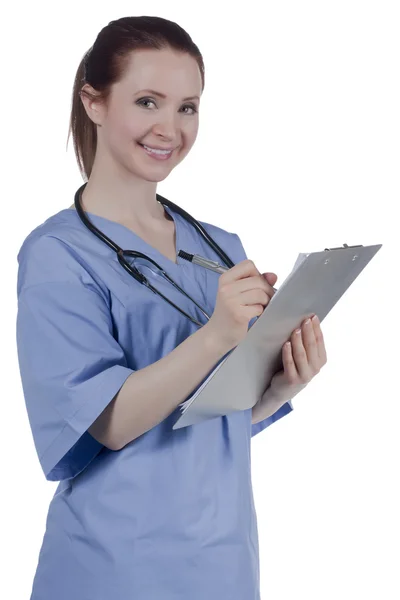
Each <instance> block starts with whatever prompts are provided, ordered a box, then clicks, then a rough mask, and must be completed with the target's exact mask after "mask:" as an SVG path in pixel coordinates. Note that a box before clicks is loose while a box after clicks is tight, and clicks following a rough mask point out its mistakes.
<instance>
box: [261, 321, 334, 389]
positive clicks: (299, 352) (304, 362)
mask: <svg viewBox="0 0 400 600" xmlns="http://www.w3.org/2000/svg"><path fill="white" fill-rule="evenodd" d="M282 362H283V370H282V371H279V372H278V373H276V375H274V377H273V378H272V380H271V384H270V386H269V389H268V392H269V393H270V394H272V395H273V396H277V397H280V398H283V399H287V400H290V399H292V398H293V397H294V396H295V395H296V394H298V393H299V392H300V391H301V390H303V389H304V388H305V387H306V386H307V385H308V384H309V383H310V381H311V380H312V379H313V378H314V377H315V375H317V374H318V373H319V372H320V370H321V368H322V367H323V366H324V365H325V364H326V362H327V357H326V349H325V343H324V336H323V334H322V330H321V326H320V322H319V319H318V317H317V316H316V315H314V317H313V318H312V319H306V320H305V321H304V322H303V324H302V327H301V329H295V331H293V333H292V335H291V341H289V342H286V344H285V345H284V346H283V350H282Z"/></svg>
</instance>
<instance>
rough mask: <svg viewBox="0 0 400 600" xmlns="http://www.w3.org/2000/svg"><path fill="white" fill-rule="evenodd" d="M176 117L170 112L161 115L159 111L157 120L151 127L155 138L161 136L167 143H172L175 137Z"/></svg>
mask: <svg viewBox="0 0 400 600" xmlns="http://www.w3.org/2000/svg"><path fill="white" fill-rule="evenodd" d="M177 129H178V128H177V124H176V115H175V114H172V113H170V112H168V113H167V112H164V114H163V115H161V111H160V113H159V114H158V120H157V122H156V123H155V124H154V125H153V132H154V133H155V134H156V135H157V136H162V137H164V138H166V139H167V140H169V141H172V140H173V139H175V137H176V132H177Z"/></svg>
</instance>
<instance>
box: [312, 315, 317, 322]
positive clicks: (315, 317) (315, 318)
mask: <svg viewBox="0 0 400 600" xmlns="http://www.w3.org/2000/svg"><path fill="white" fill-rule="evenodd" d="M317 321H318V317H317V315H314V316H313V318H312V322H313V323H316V322H317Z"/></svg>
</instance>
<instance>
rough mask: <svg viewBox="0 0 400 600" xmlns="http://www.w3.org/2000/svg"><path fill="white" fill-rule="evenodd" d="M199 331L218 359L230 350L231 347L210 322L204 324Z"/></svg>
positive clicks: (210, 350) (208, 347) (209, 349)
mask: <svg viewBox="0 0 400 600" xmlns="http://www.w3.org/2000/svg"><path fill="white" fill-rule="evenodd" d="M199 333H201V335H202V336H203V340H204V344H205V346H206V347H207V349H208V351H209V352H210V353H211V354H212V355H213V356H215V357H216V358H217V359H219V358H222V357H223V356H225V354H226V353H227V352H229V350H230V349H229V348H227V347H226V345H225V344H224V343H223V342H222V340H221V337H220V336H219V335H218V334H217V333H216V332H215V331H214V330H213V329H212V328H211V327H210V326H209V324H208V323H206V324H205V325H203V327H202V328H201V329H200V330H199Z"/></svg>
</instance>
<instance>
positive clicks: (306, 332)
mask: <svg viewBox="0 0 400 600" xmlns="http://www.w3.org/2000/svg"><path fill="white" fill-rule="evenodd" d="M302 330H303V331H302V337H303V346H304V349H305V351H306V354H307V360H308V365H309V367H310V369H311V370H312V371H313V373H314V374H315V373H318V372H319V370H320V368H321V365H320V363H321V359H320V356H319V352H318V346H317V340H316V339H315V333H314V327H313V323H312V322H311V319H306V321H305V322H304V324H303V328H302Z"/></svg>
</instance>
